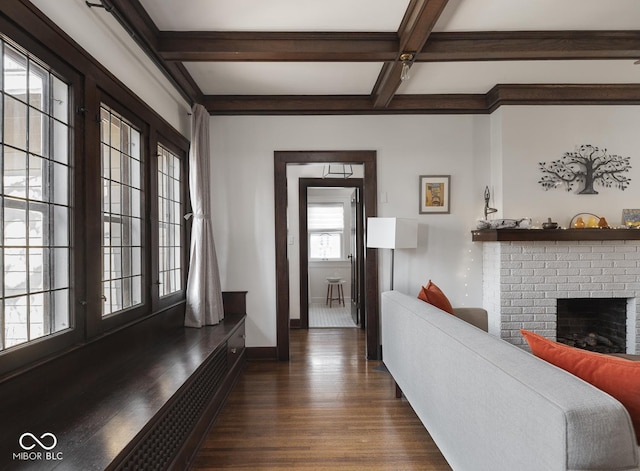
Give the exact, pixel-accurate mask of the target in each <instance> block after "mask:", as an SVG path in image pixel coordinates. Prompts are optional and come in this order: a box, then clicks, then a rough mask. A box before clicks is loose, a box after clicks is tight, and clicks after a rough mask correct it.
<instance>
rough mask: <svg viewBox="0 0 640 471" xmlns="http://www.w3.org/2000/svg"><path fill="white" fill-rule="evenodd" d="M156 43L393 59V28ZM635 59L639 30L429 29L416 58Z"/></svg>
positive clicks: (218, 52) (188, 48)
mask: <svg viewBox="0 0 640 471" xmlns="http://www.w3.org/2000/svg"><path fill="white" fill-rule="evenodd" d="M159 34H160V36H159V38H158V41H157V48H158V52H159V54H160V55H161V56H162V58H163V59H165V60H167V61H185V62H198V61H234V62H235V61H321V62H322V61H334V62H340V61H344V62H376V61H381V62H392V61H395V60H396V59H397V58H398V51H399V48H400V40H399V39H398V35H397V33H359V32H342V33H333V32H321V33H306V32H302V33H270V32H244V31H243V32H202V31H196V32H169V31H164V32H160V33H159ZM628 58H633V59H638V58H640V31H509V32H496V31H483V32H460V33H431V35H430V36H429V41H427V43H426V44H425V45H424V47H423V48H422V49H421V50H420V52H418V53H417V56H416V58H415V61H417V62H447V61H491V60H549V59H558V60H560V59H564V60H568V59H628Z"/></svg>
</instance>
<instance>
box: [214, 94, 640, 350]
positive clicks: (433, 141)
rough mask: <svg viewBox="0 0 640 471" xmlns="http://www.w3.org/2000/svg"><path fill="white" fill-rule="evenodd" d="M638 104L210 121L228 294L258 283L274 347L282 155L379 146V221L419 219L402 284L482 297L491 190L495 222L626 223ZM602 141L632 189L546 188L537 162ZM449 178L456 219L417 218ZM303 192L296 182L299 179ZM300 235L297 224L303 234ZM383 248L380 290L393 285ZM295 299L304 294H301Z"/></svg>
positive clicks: (257, 297)
mask: <svg viewBox="0 0 640 471" xmlns="http://www.w3.org/2000/svg"><path fill="white" fill-rule="evenodd" d="M638 123H640V107H638V106H538V107H535V106H503V107H501V108H500V109H499V110H497V111H496V112H494V113H493V114H492V115H491V116H340V117H331V116H318V117H313V116H307V117H212V121H211V135H212V151H213V154H212V155H213V160H214V162H213V169H212V171H213V178H212V187H213V190H214V208H215V214H214V220H215V221H216V228H215V231H216V237H217V244H218V254H219V256H220V262H221V273H222V277H223V288H224V289H238V290H244V289H246V290H248V291H249V296H248V310H249V322H248V339H247V343H248V345H249V346H274V345H275V344H276V313H275V260H274V258H275V257H274V230H275V229H274V222H273V220H274V217H273V214H274V209H273V152H274V151H275V150H336V149H339V150H353V149H366V150H376V151H377V156H378V190H379V196H380V200H379V205H378V215H379V216H397V217H411V218H417V219H418V222H419V243H418V244H419V247H418V248H417V249H415V250H413V249H412V250H397V251H396V272H395V287H396V289H398V290H400V291H402V292H405V293H409V294H417V292H418V290H419V287H420V285H421V284H424V283H426V281H427V280H428V279H429V278H431V279H433V281H434V282H435V283H437V284H438V285H439V286H440V287H441V288H442V289H443V291H444V292H445V294H446V295H447V296H448V297H449V298H450V299H451V301H452V303H453V305H454V306H479V305H481V304H482V270H481V269H482V254H481V244H474V243H472V242H471V237H470V233H469V231H470V230H471V229H473V228H474V227H475V225H476V220H477V219H479V218H481V217H482V210H483V206H484V201H483V193H484V187H485V186H486V185H489V186H490V188H491V190H492V193H493V198H492V201H491V204H492V205H493V206H495V207H497V208H498V209H499V212H498V213H496V215H495V216H496V217H504V218H509V217H512V218H519V217H531V218H533V219H534V221H539V222H542V221H545V220H546V218H547V217H551V218H552V219H554V220H556V221H558V222H559V223H561V224H563V225H566V224H568V222H569V219H570V218H571V217H572V216H573V215H574V214H576V213H578V212H581V211H588V212H594V213H596V214H599V215H602V216H605V217H606V218H607V220H608V221H610V223H612V224H613V223H615V224H617V223H619V222H620V218H621V212H622V209H623V208H637V207H638V203H637V202H638V201H640V178H638V177H639V176H638V172H640V163H639V161H638V159H639V158H640V140H638V139H637V134H638V132H637V128H638ZM587 143H589V144H593V145H597V146H601V147H607V148H608V149H609V150H610V151H611V152H614V153H617V154H621V155H624V156H631V158H632V160H631V163H632V166H633V168H632V170H631V173H630V177H631V178H632V182H631V185H630V187H629V188H628V189H627V190H625V191H620V190H617V189H614V188H610V189H602V188H597V189H598V191H600V194H599V195H577V194H575V193H567V192H566V191H562V190H550V191H544V190H543V188H542V187H541V186H540V185H539V184H538V180H539V179H540V176H541V174H540V171H539V169H538V162H541V161H550V160H554V159H558V158H560V157H561V156H562V154H563V153H564V152H566V151H572V150H574V148H575V146H576V145H580V144H587ZM442 174H445V175H451V184H452V197H451V214H449V215H443V214H438V215H419V214H418V176H419V175H442ZM296 187H297V185H296ZM296 230H297V229H296ZM389 255H390V254H389V253H388V251H382V252H381V257H380V260H381V261H380V264H381V289H382V290H385V289H388V287H389V270H388V268H389ZM291 295H292V296H294V295H296V294H295V291H294V290H292V292H291Z"/></svg>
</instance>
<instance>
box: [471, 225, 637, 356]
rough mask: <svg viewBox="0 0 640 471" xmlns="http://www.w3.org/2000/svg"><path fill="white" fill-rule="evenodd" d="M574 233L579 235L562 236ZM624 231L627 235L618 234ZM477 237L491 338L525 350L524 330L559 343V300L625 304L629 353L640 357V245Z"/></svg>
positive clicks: (630, 242)
mask: <svg viewBox="0 0 640 471" xmlns="http://www.w3.org/2000/svg"><path fill="white" fill-rule="evenodd" d="M574 231H580V230H571V231H560V232H565V233H566V232H574ZM604 231H606V229H605V230H604ZM620 231H622V232H625V230H615V232H616V233H617V232H620ZM629 231H631V230H629ZM632 231H633V232H634V237H635V232H636V230H632ZM479 232H484V231H479ZM539 232H542V230H541V231H539ZM546 232H548V231H546ZM554 232H555V231H554ZM612 234H613V233H612ZM477 235H478V231H474V240H475V241H483V305H484V308H485V309H486V310H487V311H488V313H489V332H490V333H492V334H493V335H496V336H499V337H501V338H502V339H504V340H506V341H508V342H510V343H512V344H515V345H518V346H521V347H523V348H527V347H526V342H525V341H524V339H522V336H521V335H520V332H519V331H520V329H527V330H531V331H533V332H537V333H538V334H540V335H543V336H545V337H547V338H550V339H553V340H556V335H557V331H556V328H557V310H558V300H559V299H571V298H616V299H620V300H623V302H624V303H625V304H626V353H634V354H635V353H638V352H640V307H639V306H638V302H637V299H638V297H639V296H640V240H495V238H492V239H493V240H492V239H487V238H486V237H479V236H478V237H477ZM617 235H618V234H616V236H617ZM519 237H520V238H522V236H521V235H520V236H519Z"/></svg>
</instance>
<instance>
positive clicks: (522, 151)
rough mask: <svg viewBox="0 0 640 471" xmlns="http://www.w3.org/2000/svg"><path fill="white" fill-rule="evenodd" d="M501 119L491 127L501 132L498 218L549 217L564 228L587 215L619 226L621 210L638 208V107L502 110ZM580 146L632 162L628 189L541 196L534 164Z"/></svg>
mask: <svg viewBox="0 0 640 471" xmlns="http://www.w3.org/2000/svg"><path fill="white" fill-rule="evenodd" d="M499 118H500V120H499V121H500V122H499V123H497V121H498V120H495V121H492V125H494V124H496V125H498V126H499V127H501V132H500V134H501V149H499V150H500V151H501V152H502V154H503V168H502V191H503V196H504V198H503V201H502V203H501V204H502V209H503V213H502V214H503V216H501V217H507V218H520V217H525V216H526V217H531V218H533V220H534V221H541V222H544V221H546V220H547V218H548V217H550V218H552V219H553V220H554V221H557V222H558V223H560V224H561V225H563V226H568V224H569V221H570V220H571V217H572V216H574V215H575V214H577V213H579V212H583V211H586V212H590V213H595V214H597V215H598V216H604V217H606V219H607V221H608V222H609V224H612V225H613V224H615V225H618V224H620V223H621V219H622V209H623V208H638V207H640V139H638V135H640V107H639V106H537V107H536V106H506V107H502V108H501V109H500V115H499ZM581 144H592V145H594V146H598V147H601V148H602V147H606V148H607V149H608V150H609V152H610V153H614V154H619V155H622V156H625V157H626V156H631V165H632V168H631V170H630V172H629V173H628V174H627V175H628V176H629V177H630V178H631V184H630V185H629V187H628V188H627V189H626V190H624V191H621V190H619V189H617V188H603V187H601V186H598V185H596V186H595V189H596V191H598V192H599V194H597V195H579V194H577V192H576V191H574V192H571V193H569V192H567V191H566V190H565V189H562V188H558V189H554V190H548V191H545V190H544V189H543V188H542V186H541V185H540V184H539V183H538V180H539V179H540V177H542V173H541V172H540V170H539V168H538V163H539V162H550V161H552V160H557V159H560V158H561V157H562V154H563V153H564V152H572V151H574V150H575V148H576V146H579V145H581ZM579 189H581V188H579ZM585 221H586V219H585Z"/></svg>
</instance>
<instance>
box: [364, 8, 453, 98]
mask: <svg viewBox="0 0 640 471" xmlns="http://www.w3.org/2000/svg"><path fill="white" fill-rule="evenodd" d="M448 1H449V0H411V3H409V7H408V8H407V11H406V12H405V15H404V18H403V19H402V23H401V24H400V28H399V29H398V37H399V38H400V44H399V47H398V54H397V56H396V58H395V60H394V61H393V62H387V64H385V67H384V68H383V69H382V72H380V75H379V76H378V80H377V82H376V86H375V88H374V90H373V93H372V99H373V105H374V107H376V108H381V107H382V108H384V107H386V106H388V105H389V103H391V100H393V97H394V95H395V94H396V92H397V91H398V87H400V84H401V83H402V80H401V78H400V74H401V70H402V62H401V61H400V56H401V54H402V53H410V54H413V56H412V58H411V63H413V61H414V60H415V54H416V53H417V52H418V51H421V50H422V48H423V47H424V45H425V44H426V42H427V39H429V35H430V34H431V31H432V30H433V27H434V26H435V24H436V22H437V21H438V18H440V15H441V14H442V12H443V11H444V8H445V7H446V6H447V3H448Z"/></svg>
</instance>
